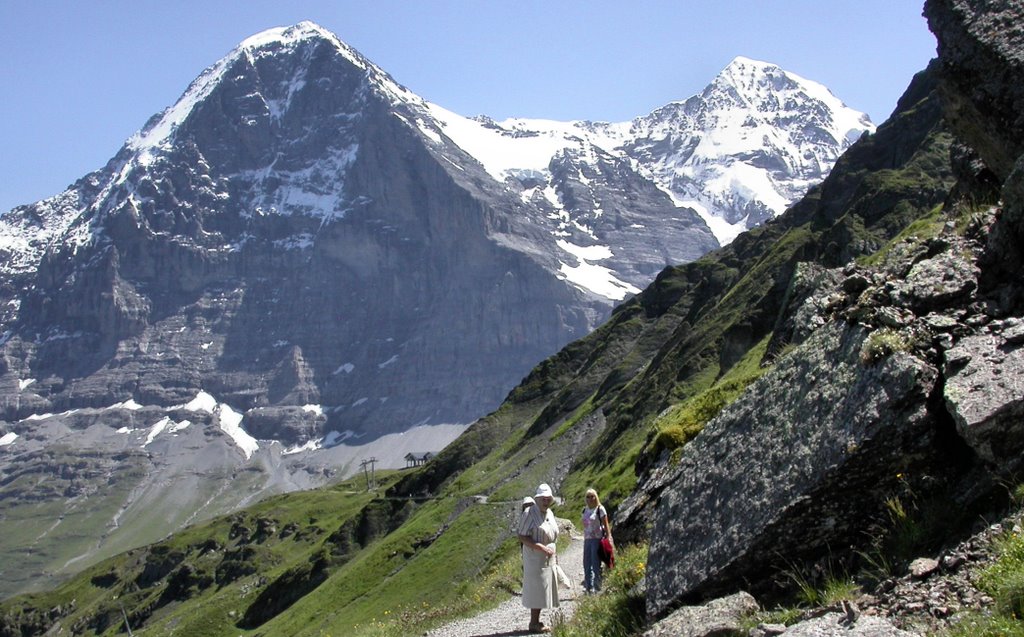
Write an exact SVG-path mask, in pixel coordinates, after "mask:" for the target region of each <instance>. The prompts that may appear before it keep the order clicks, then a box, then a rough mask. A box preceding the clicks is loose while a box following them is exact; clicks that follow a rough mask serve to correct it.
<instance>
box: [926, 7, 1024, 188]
mask: <svg viewBox="0 0 1024 637" xmlns="http://www.w3.org/2000/svg"><path fill="white" fill-rule="evenodd" d="M924 13H925V16H926V17H927V18H928V24H929V26H930V27H931V30H932V32H933V33H934V34H935V36H936V37H937V39H938V53H939V60H940V62H941V64H942V68H943V84H944V91H943V94H944V97H945V98H946V112H947V116H948V118H949V120H950V121H951V123H952V124H953V126H954V127H955V128H956V129H957V130H958V132H959V133H960V134H961V136H962V137H963V138H964V139H965V140H966V141H968V142H969V143H970V144H971V146H972V147H973V148H974V149H975V150H977V151H978V153H980V154H981V156H982V158H983V159H984V160H985V163H986V164H987V165H988V166H989V168H991V169H992V170H993V171H995V173H996V175H998V176H999V178H1000V179H1001V180H1005V179H1006V177H1007V176H1009V174H1010V171H1011V170H1012V169H1013V166H1014V164H1015V163H1016V161H1017V158H1018V157H1019V156H1020V155H1021V153H1024V82H1021V78H1022V77H1024V21H1022V20H1021V17H1022V16H1024V5H1022V4H1021V2H1020V0H928V1H927V2H926V3H925V6H924Z"/></svg>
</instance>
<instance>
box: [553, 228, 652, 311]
mask: <svg viewBox="0 0 1024 637" xmlns="http://www.w3.org/2000/svg"><path fill="white" fill-rule="evenodd" d="M557 243H558V247H559V248H561V249H563V250H565V251H566V252H568V253H569V254H571V255H573V256H574V257H576V259H577V262H578V265H576V266H571V265H569V264H567V263H565V262H562V261H559V263H561V268H560V272H561V273H562V275H564V276H565V278H566V279H567V280H568V281H569V282H570V283H572V284H573V285H576V286H578V287H580V288H583V289H584V290H587V291H590V292H593V293H594V294H597V295H599V296H603V297H605V298H607V299H612V300H614V301H621V300H622V299H624V298H626V296H627V295H628V294H638V293H639V292H640V290H639V289H638V288H637V287H635V286H633V285H630V284H629V283H626V282H624V281H621V280H619V279H618V278H616V277H615V273H614V272H612V271H611V270H610V269H608V268H606V267H604V266H600V265H594V264H593V263H590V262H591V261H603V260H604V259H608V258H611V257H612V251H611V249H610V248H608V246H586V247H585V246H578V245H574V244H572V243H569V242H568V241H565V240H563V239H559V240H558V241H557Z"/></svg>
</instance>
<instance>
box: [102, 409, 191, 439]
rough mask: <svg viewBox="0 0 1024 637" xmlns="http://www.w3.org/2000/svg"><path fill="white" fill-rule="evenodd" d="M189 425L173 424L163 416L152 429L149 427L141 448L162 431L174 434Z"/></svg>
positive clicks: (186, 423) (188, 423) (184, 421)
mask: <svg viewBox="0 0 1024 637" xmlns="http://www.w3.org/2000/svg"><path fill="white" fill-rule="evenodd" d="M191 424H192V423H191V422H189V421H188V420H182V421H181V422H174V421H173V420H171V419H170V418H168V417H166V416H165V417H163V418H161V419H160V420H158V421H157V422H156V423H155V424H154V425H153V426H152V427H150V429H149V434H148V435H147V436H146V442H144V443H142V446H143V447H145V446H146V445H148V444H149V443H151V442H153V441H154V440H156V437H157V436H159V435H160V434H162V433H163V432H164V431H166V432H167V433H175V432H178V431H181V430H182V429H185V428H187V427H188V426H189V425H191ZM118 431H119V432H120V431H121V430H120V429H119V430H118ZM125 433H129V432H125Z"/></svg>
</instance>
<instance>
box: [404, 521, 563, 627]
mask: <svg viewBox="0 0 1024 637" xmlns="http://www.w3.org/2000/svg"><path fill="white" fill-rule="evenodd" d="M558 563H559V565H561V567H562V570H563V571H565V574H566V575H568V576H569V581H570V582H572V588H571V589H569V588H564V587H559V588H558V601H559V604H560V606H559V607H558V608H549V609H546V610H543V611H541V615H540V618H541V621H542V622H544V623H545V624H546V625H548V626H551V625H553V624H555V623H557V622H559V621H566V620H568V619H569V618H571V617H572V615H573V613H574V612H575V611H576V598H577V596H582V595H583V586H582V584H581V582H582V581H583V536H582V535H578V534H577V533H576V532H575V531H574V532H572V533H571V534H570V536H569V546H568V547H567V548H566V549H565V550H564V551H561V552H560V553H559V554H558ZM529 623H530V611H529V609H526V608H523V605H522V603H521V602H520V601H519V595H513V596H511V597H509V598H508V599H507V600H505V601H504V602H502V603H501V604H500V605H499V606H497V607H496V608H492V609H491V610H489V611H485V612H483V613H480V614H479V615H475V616H473V617H467V618H466V619H460V620H458V621H454V622H452V623H450V624H445V625H444V626H441V627H439V628H435V629H434V630H431V631H429V632H426V633H424V637H514V636H516V635H529V634H530V631H529V630H527V624H529Z"/></svg>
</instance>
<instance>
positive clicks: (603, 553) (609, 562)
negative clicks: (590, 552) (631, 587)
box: [597, 536, 615, 568]
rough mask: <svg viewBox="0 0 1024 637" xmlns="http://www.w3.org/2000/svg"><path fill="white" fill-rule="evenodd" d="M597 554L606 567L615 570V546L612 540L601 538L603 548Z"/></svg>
mask: <svg viewBox="0 0 1024 637" xmlns="http://www.w3.org/2000/svg"><path fill="white" fill-rule="evenodd" d="M597 553H598V557H599V558H600V559H601V562H602V563H603V564H604V565H605V566H607V567H608V568H615V546H613V545H612V541H611V538H608V537H607V536H606V537H603V538H601V547H600V549H599V550H598V551H597Z"/></svg>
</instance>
